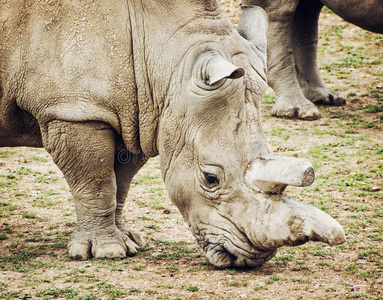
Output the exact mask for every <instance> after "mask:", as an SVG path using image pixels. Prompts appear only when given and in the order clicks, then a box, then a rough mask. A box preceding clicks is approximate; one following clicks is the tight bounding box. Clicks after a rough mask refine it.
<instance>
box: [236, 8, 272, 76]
mask: <svg viewBox="0 0 383 300" xmlns="http://www.w3.org/2000/svg"><path fill="white" fill-rule="evenodd" d="M268 27H269V20H268V17H267V14H266V12H265V11H264V10H263V9H262V8H261V7H259V6H242V16H241V18H240V20H239V23H238V28H237V30H238V33H239V34H240V35H241V36H242V37H243V38H245V39H246V40H248V41H249V42H250V45H251V48H252V49H253V50H254V52H255V53H256V54H257V56H258V57H259V58H260V59H261V61H262V63H263V67H264V69H265V73H266V68H267V65H266V64H267V31H268Z"/></svg>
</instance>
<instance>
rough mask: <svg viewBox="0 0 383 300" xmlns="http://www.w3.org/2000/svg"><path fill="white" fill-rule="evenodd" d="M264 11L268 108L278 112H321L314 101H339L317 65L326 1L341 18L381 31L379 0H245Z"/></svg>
mask: <svg viewBox="0 0 383 300" xmlns="http://www.w3.org/2000/svg"><path fill="white" fill-rule="evenodd" d="M243 4H244V5H259V6H261V7H262V8H264V9H265V10H266V12H267V14H268V16H269V20H270V22H269V26H270V27H269V34H268V56H269V57H268V74H267V77H268V80H269V84H270V86H271V87H272V88H273V89H274V90H275V92H276V99H275V105H274V108H273V114H274V115H276V116H279V117H288V118H293V117H298V118H300V119H307V120H314V119H318V118H320V113H319V111H318V109H317V108H316V107H315V105H314V103H316V104H330V105H344V104H345V100H344V99H343V98H341V97H339V96H338V95H337V94H336V93H335V92H334V91H332V90H330V89H329V88H327V87H326V85H325V83H324V81H323V79H322V77H321V76H320V73H319V70H318V66H317V44H318V18H319V13H320V11H321V9H322V7H323V5H326V6H327V7H329V8H330V9H331V10H332V11H333V12H335V13H336V14H337V15H339V16H340V17H342V18H343V19H344V20H346V21H348V22H351V23H353V24H355V25H357V26H360V27H361V28H364V29H366V30H370V31H373V32H378V33H383V1H381V0H347V1H344V0H322V1H318V0H244V1H243Z"/></svg>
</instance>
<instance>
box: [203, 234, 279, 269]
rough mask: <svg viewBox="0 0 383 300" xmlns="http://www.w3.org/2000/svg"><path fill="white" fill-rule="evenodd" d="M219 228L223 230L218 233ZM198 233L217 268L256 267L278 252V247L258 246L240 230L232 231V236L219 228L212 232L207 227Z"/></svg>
mask: <svg viewBox="0 0 383 300" xmlns="http://www.w3.org/2000/svg"><path fill="white" fill-rule="evenodd" d="M217 230H218V231H221V232H220V233H218V232H217ZM222 231H223V233H222ZM198 233H199V234H198V235H197V234H195V236H196V238H197V241H198V243H199V245H200V246H201V248H202V249H203V250H204V252H205V253H206V257H207V258H208V259H209V262H210V263H211V264H212V265H213V266H215V267H217V268H229V267H235V268H255V267H258V266H261V265H263V264H264V263H265V262H267V261H268V260H270V259H272V258H273V257H274V256H275V254H276V252H277V249H267V250H266V249H265V250H261V249H259V248H257V247H256V246H254V245H253V244H252V243H251V242H250V240H249V239H248V238H247V237H246V235H245V234H243V233H240V232H236V233H235V234H233V233H232V232H231V233H230V238H229V237H228V234H227V231H226V230H222V229H218V228H214V229H213V232H210V233H208V232H206V229H205V230H202V231H199V232H198ZM201 233H202V234H201Z"/></svg>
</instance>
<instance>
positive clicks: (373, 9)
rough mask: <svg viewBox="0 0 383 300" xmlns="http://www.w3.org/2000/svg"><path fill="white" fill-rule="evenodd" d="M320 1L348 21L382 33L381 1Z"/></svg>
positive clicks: (382, 12) (382, 7)
mask: <svg viewBox="0 0 383 300" xmlns="http://www.w3.org/2000/svg"><path fill="white" fill-rule="evenodd" d="M321 2H322V3H323V4H324V5H326V6H327V7H328V8H330V9H331V10H332V11H334V12H335V13H336V14H337V15H339V16H340V17H342V18H343V19H345V20H346V21H348V22H350V23H353V24H355V25H357V26H359V27H361V28H363V29H366V30H369V31H373V32H377V33H383V1H381V0H348V1H342V0H322V1H321Z"/></svg>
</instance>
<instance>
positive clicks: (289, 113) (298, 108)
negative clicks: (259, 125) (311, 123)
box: [273, 96, 320, 120]
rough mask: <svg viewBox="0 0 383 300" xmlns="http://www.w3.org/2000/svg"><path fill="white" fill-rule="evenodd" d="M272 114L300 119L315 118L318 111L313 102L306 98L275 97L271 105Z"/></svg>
mask: <svg viewBox="0 0 383 300" xmlns="http://www.w3.org/2000/svg"><path fill="white" fill-rule="evenodd" d="M273 115H275V116H277V117H282V118H298V119H302V120H317V119H319V118H320V113H319V111H318V109H317V108H316V107H315V105H314V104H313V103H311V102H310V101H309V100H307V99H306V98H302V99H301V98H299V99H297V98H295V99H290V98H289V99H287V98H283V96H282V97H277V98H276V100H275V105H274V107H273Z"/></svg>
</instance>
